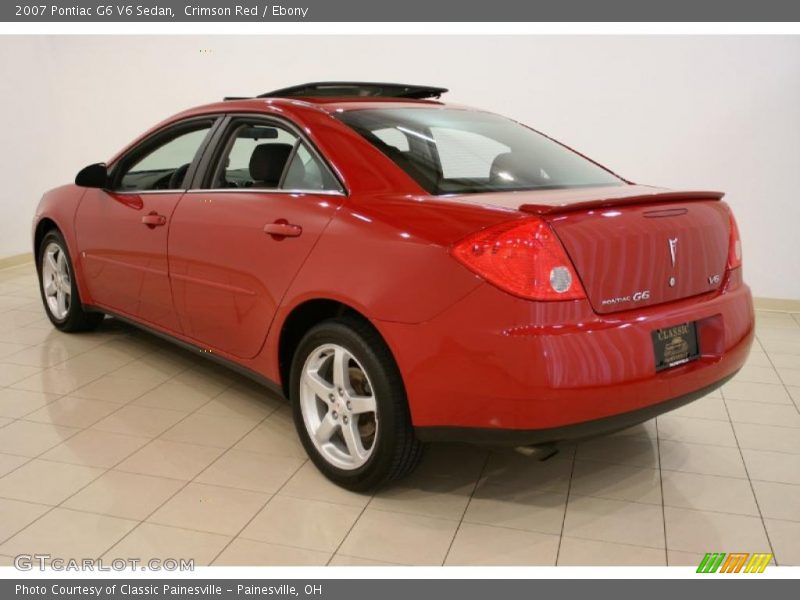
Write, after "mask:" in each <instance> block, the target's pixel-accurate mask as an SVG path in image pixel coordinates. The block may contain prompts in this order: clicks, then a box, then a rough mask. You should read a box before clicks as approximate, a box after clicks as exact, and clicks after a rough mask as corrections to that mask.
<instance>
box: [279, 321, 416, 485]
mask: <svg viewBox="0 0 800 600" xmlns="http://www.w3.org/2000/svg"><path fill="white" fill-rule="evenodd" d="M290 396H291V400H292V405H293V410H294V421H295V426H296V428H297V432H298V434H299V435H300V439H301V440H302V442H303V445H304V446H305V449H306V452H308V455H309V456H310V457H311V460H312V461H313V462H314V464H315V465H316V466H317V468H318V469H319V470H320V471H322V473H323V474H324V475H325V476H326V477H327V478H328V479H330V480H331V481H333V482H334V483H337V484H338V485H341V486H342V487H345V488H348V489H351V490H355V491H364V490H369V489H373V488H375V487H378V486H380V485H382V484H383V483H386V482H388V481H390V480H392V479H396V478H398V477H401V476H403V475H405V474H406V473H408V472H409V471H411V469H413V468H414V467H415V466H416V464H417V462H419V459H420V457H421V455H422V445H421V444H420V442H419V441H418V440H417V439H416V438H415V437H414V431H413V428H412V427H411V420H410V417H409V414H408V403H407V400H406V395H405V389H404V387H403V382H402V379H401V378H400V373H399V372H398V370H397V366H396V364H395V362H394V359H393V358H392V356H391V353H390V352H389V349H388V348H387V347H386V344H385V343H384V342H383V340H382V339H381V337H380V336H379V335H378V333H377V332H376V331H375V330H374V329H372V328H371V327H370V326H369V325H367V324H365V323H363V322H361V321H358V320H355V319H331V320H328V321H324V322H322V323H320V324H319V325H316V326H315V327H313V328H312V329H311V330H310V331H309V332H308V333H307V334H306V335H305V336H304V337H303V339H302V340H301V342H300V344H299V345H298V347H297V351H296V352H295V355H294V359H293V361H292V371H291V381H290Z"/></svg>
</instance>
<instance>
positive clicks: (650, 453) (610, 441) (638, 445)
mask: <svg viewBox="0 0 800 600" xmlns="http://www.w3.org/2000/svg"><path fill="white" fill-rule="evenodd" d="M575 456H576V457H577V458H578V459H581V460H597V461H602V462H609V463H616V464H620V465H630V466H633V467H650V468H658V441H657V440H656V439H644V438H639V437H599V438H595V439H593V440H589V441H588V442H583V443H582V444H580V445H579V446H578V452H577V454H576V455H575Z"/></svg>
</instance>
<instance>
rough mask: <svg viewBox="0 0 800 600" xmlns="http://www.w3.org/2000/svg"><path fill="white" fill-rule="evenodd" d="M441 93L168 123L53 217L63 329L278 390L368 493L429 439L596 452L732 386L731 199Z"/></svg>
mask: <svg viewBox="0 0 800 600" xmlns="http://www.w3.org/2000/svg"><path fill="white" fill-rule="evenodd" d="M446 91H447V90H444V89H442V88H432V87H425V86H407V85H400V84H376V83H322V84H306V85H301V86H297V87H294V88H287V89H285V90H279V91H277V92H271V93H268V94H264V95H262V96H259V97H256V98H232V99H226V100H225V101H223V102H219V103H215V104H210V105H207V106H201V107H199V108H194V109H191V110H188V111H186V112H183V113H181V114H178V115H176V116H174V117H171V118H169V119H167V120H166V121H164V122H162V123H160V124H159V125H157V126H156V127H154V128H153V129H151V130H150V131H148V132H147V133H145V134H144V135H142V136H141V137H140V138H139V139H137V140H136V141H134V142H133V143H132V144H131V145H130V146H128V147H127V148H126V149H124V150H123V151H122V152H120V153H119V154H118V155H117V156H115V157H114V158H112V159H111V160H110V161H109V162H108V163H107V164H105V163H101V164H96V165H91V166H89V167H86V168H85V169H84V170H82V171H81V172H80V173H79V174H78V176H77V177H76V180H75V184H74V185H66V186H64V187H60V188H57V189H55V190H53V191H50V192H48V193H47V194H45V196H44V198H43V199H42V201H41V203H40V205H39V207H38V209H37V211H36V217H35V220H34V224H33V238H34V249H35V253H36V256H37V259H38V261H37V264H38V270H39V275H40V277H39V279H40V283H41V292H42V300H43V302H44V306H45V309H46V311H47V314H48V316H49V318H50V320H51V321H52V322H53V324H54V325H55V326H56V327H57V328H58V329H60V330H63V331H69V332H75V331H81V330H87V329H91V328H93V327H96V326H97V325H98V324H99V323H100V322H101V321H102V319H103V317H104V315H112V316H114V317H117V318H119V319H123V320H126V321H129V322H131V323H133V324H135V325H137V326H140V327H143V328H146V329H148V330H150V331H152V332H154V333H157V334H159V335H162V336H167V337H168V338H170V339H171V340H174V341H175V342H177V343H178V344H180V345H182V346H184V347H185V348H188V349H191V350H192V351H195V352H197V353H200V354H202V355H203V356H207V357H209V358H212V359H214V360H216V361H219V362H222V363H224V364H226V365H229V366H231V367H232V368H234V369H235V370H237V371H238V372H240V373H243V374H246V375H248V376H250V377H252V378H255V379H257V380H258V381H261V382H263V383H264V384H265V385H267V386H270V387H271V388H274V389H275V390H277V391H278V392H279V393H282V394H283V395H285V396H286V397H288V398H289V400H290V402H291V404H292V407H293V410H294V415H295V424H296V427H297V431H298V433H299V435H300V437H301V439H302V442H303V444H304V445H305V448H306V450H307V451H308V454H309V456H310V457H311V459H312V460H313V461H314V463H315V464H316V465H317V467H318V468H319V469H320V470H321V471H322V472H323V473H324V474H325V475H326V476H328V477H329V478H330V479H332V480H333V481H335V482H337V483H339V484H340V485H342V486H345V487H348V488H351V489H367V488H372V487H375V486H377V485H380V484H382V483H384V482H386V481H388V480H390V479H392V478H396V477H399V476H401V475H403V474H405V473H407V472H409V471H410V470H411V469H412V468H413V467H414V466H415V464H416V463H417V462H418V460H419V458H420V456H421V451H422V448H423V443H424V442H427V441H433V440H462V441H468V442H481V443H490V444H506V445H513V446H525V447H534V446H539V445H546V444H553V443H556V442H560V441H563V440H569V439H577V438H581V437H586V436H590V435H596V434H598V433H602V432H606V431H612V430H615V429H620V428H623V427H627V426H630V425H633V424H635V423H638V422H641V421H644V420H647V419H650V418H652V417H654V416H656V415H658V414H660V413H662V412H664V411H668V410H671V409H673V408H676V407H678V406H680V405H682V404H684V403H686V402H689V401H691V400H694V399H696V398H699V397H701V396H703V395H704V394H707V393H708V392H709V391H711V390H713V389H714V388H716V387H718V386H720V385H722V384H723V383H724V382H725V381H727V380H728V379H729V378H730V377H732V376H733V375H734V374H735V373H736V372H737V371H738V369H739V368H740V367H741V366H742V364H743V363H744V361H745V359H746V357H747V353H748V350H749V348H750V344H751V342H752V339H753V322H754V321H753V307H752V300H751V296H750V290H749V288H748V287H747V285H745V284H744V282H743V281H742V268H741V266H742V259H741V244H740V240H739V233H738V231H737V228H736V222H735V221H734V218H733V215H732V214H731V211H730V208H729V207H728V205H727V204H725V203H724V202H722V201H721V198H722V194H721V193H717V192H702V191H701V192H692V191H686V192H676V191H668V190H665V189H659V188H654V187H649V186H643V185H636V184H633V183H631V182H629V181H626V180H624V179H622V178H621V177H619V176H618V175H615V174H614V173H612V172H611V171H609V170H608V169H606V168H604V167H602V166H600V165H598V164H597V163H595V162H593V161H591V160H589V159H587V158H585V157H584V156H582V155H580V154H578V153H576V152H574V151H573V150H570V149H569V148H567V147H565V146H563V145H561V144H559V143H558V142H555V141H554V140H552V139H550V138H548V137H546V136H544V135H542V134H540V133H538V132H536V131H534V130H532V129H529V128H528V127H525V126H524V125H521V124H519V123H517V122H514V121H512V120H509V119H507V118H504V117H501V116H497V115H494V114H490V113H487V112H484V111H479V110H474V109H468V108H464V107H460V106H450V105H447V104H444V103H442V102H440V101H438V100H436V98H438V97H439V96H440V95H441V94H442V93H444V92H446Z"/></svg>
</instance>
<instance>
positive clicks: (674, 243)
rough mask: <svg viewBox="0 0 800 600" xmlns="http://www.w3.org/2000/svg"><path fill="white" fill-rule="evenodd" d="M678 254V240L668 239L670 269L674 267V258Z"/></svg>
mask: <svg viewBox="0 0 800 600" xmlns="http://www.w3.org/2000/svg"><path fill="white" fill-rule="evenodd" d="M677 254H678V238H669V257H670V258H671V259H672V267H673V268H674V267H675V257H676V256H677Z"/></svg>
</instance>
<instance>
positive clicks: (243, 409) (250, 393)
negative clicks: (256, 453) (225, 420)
mask: <svg viewBox="0 0 800 600" xmlns="http://www.w3.org/2000/svg"><path fill="white" fill-rule="evenodd" d="M284 404H285V402H283V401H281V400H278V399H277V398H275V397H274V396H273V395H272V394H271V393H270V392H268V391H267V390H266V389H265V388H263V387H260V386H255V385H253V386H249V385H248V386H245V385H238V386H234V387H231V388H228V389H227V390H225V391H223V392H222V393H221V394H220V395H218V396H216V397H215V398H213V399H212V400H211V401H210V402H208V404H205V405H204V406H203V407H202V408H200V409H199V410H198V411H197V412H198V413H200V414H204V415H213V416H216V417H238V418H242V419H251V420H254V421H256V422H258V421H261V420H262V419H263V418H265V417H267V416H269V415H271V414H272V413H273V412H275V411H276V410H277V409H278V408H279V407H280V406H282V405H284Z"/></svg>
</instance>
